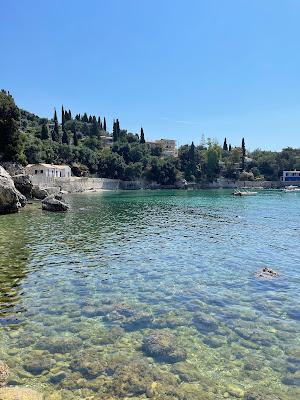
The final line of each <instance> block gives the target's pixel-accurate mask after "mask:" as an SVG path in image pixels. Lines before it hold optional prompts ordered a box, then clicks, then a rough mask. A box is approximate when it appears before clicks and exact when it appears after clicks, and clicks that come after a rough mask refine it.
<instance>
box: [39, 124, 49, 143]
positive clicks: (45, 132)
mask: <svg viewBox="0 0 300 400" xmlns="http://www.w3.org/2000/svg"><path fill="white" fill-rule="evenodd" d="M41 138H42V140H47V139H49V129H48V125H47V124H43V125H42V131H41Z"/></svg>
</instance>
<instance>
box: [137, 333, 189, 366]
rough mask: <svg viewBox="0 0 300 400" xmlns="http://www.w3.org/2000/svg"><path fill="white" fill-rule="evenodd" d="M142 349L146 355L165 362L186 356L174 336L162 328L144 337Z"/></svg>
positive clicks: (182, 359)
mask: <svg viewBox="0 0 300 400" xmlns="http://www.w3.org/2000/svg"><path fill="white" fill-rule="evenodd" d="M142 350H143V352H144V353H145V354H146V355H147V356H150V357H153V358H155V359H156V360H158V361H162V362H167V363H176V362H178V361H184V360H185V359H186V358H187V353H186V351H185V349H184V348H183V347H181V346H180V344H179V342H178V340H177V339H176V337H175V336H174V335H172V334H171V333H169V332H168V331H163V330H161V331H155V332H153V333H152V334H151V335H149V336H146V337H144V339H143V345H142Z"/></svg>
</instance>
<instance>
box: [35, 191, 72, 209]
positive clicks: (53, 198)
mask: <svg viewBox="0 0 300 400" xmlns="http://www.w3.org/2000/svg"><path fill="white" fill-rule="evenodd" d="M69 208H70V207H69V205H68V204H67V203H65V202H64V201H62V196H60V195H50V196H48V197H46V198H45V199H44V200H43V201H42V209H43V210H46V211H67V210H69Z"/></svg>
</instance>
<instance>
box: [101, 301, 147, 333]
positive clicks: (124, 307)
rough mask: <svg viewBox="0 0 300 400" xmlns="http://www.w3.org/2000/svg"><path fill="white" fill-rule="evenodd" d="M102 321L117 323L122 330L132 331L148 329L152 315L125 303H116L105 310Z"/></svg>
mask: <svg viewBox="0 0 300 400" xmlns="http://www.w3.org/2000/svg"><path fill="white" fill-rule="evenodd" d="M108 309H109V311H108V312H107V314H106V315H105V317H104V321H107V322H112V323H118V324H119V325H120V326H121V327H122V328H124V329H126V330H128V331H133V330H136V329H142V328H146V327H148V326H149V325H150V324H151V322H152V321H153V316H152V314H150V313H148V312H147V311H142V310H138V309H136V308H133V307H132V306H130V305H128V304H126V303H118V304H115V305H112V306H109V307H108V308H107V310H108Z"/></svg>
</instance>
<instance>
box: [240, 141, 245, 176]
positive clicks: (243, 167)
mask: <svg viewBox="0 0 300 400" xmlns="http://www.w3.org/2000/svg"><path fill="white" fill-rule="evenodd" d="M245 157H246V147H245V139H244V138H243V139H242V157H241V158H242V170H243V171H244V170H245Z"/></svg>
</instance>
